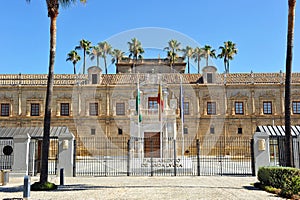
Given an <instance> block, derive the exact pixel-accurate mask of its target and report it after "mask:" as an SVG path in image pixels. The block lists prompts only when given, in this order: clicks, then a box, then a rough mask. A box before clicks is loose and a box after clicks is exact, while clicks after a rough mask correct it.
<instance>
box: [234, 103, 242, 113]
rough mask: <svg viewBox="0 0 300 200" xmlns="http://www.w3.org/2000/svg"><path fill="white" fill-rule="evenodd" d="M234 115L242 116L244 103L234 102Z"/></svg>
mask: <svg viewBox="0 0 300 200" xmlns="http://www.w3.org/2000/svg"><path fill="white" fill-rule="evenodd" d="M234 106H235V114H237V115H243V114H244V103H243V102H235V104H234Z"/></svg>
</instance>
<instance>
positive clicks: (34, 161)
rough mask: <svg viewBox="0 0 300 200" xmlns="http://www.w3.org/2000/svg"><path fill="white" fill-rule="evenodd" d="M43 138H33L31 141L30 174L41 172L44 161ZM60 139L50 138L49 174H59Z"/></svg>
mask: <svg viewBox="0 0 300 200" xmlns="http://www.w3.org/2000/svg"><path fill="white" fill-rule="evenodd" d="M42 143H43V140H42V138H32V140H31V142H30V143H29V149H30V151H29V152H30V153H29V174H31V175H36V174H38V173H40V172H41V164H42V163H41V161H42ZM57 161H58V139H57V138H50V146H49V157H48V174H51V175H55V174H57Z"/></svg>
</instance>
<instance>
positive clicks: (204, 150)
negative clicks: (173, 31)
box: [74, 136, 253, 176]
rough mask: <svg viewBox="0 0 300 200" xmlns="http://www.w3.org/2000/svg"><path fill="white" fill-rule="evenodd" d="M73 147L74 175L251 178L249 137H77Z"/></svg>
mask: <svg viewBox="0 0 300 200" xmlns="http://www.w3.org/2000/svg"><path fill="white" fill-rule="evenodd" d="M76 144H77V145H76V149H77V150H76V155H74V159H75V162H74V163H76V164H75V166H74V175H76V176H200V175H253V164H252V163H253V162H252V160H251V158H252V156H251V155H252V154H251V152H252V151H251V148H252V147H251V138H249V137H213V136H212V137H202V138H198V139H194V138H178V139H176V140H174V139H173V138H160V137H148V138H137V137H132V138H125V137H80V140H79V141H76Z"/></svg>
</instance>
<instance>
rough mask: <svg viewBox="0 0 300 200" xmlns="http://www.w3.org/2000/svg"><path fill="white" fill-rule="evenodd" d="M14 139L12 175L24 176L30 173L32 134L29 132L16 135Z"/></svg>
mask: <svg viewBox="0 0 300 200" xmlns="http://www.w3.org/2000/svg"><path fill="white" fill-rule="evenodd" d="M13 141H14V148H13V153H14V163H13V166H12V173H11V175H12V176H20V177H23V176H26V175H28V162H29V143H30V136H29V135H28V134H26V135H16V136H14V139H13Z"/></svg>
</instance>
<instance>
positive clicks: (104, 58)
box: [103, 57, 107, 74]
mask: <svg viewBox="0 0 300 200" xmlns="http://www.w3.org/2000/svg"><path fill="white" fill-rule="evenodd" d="M103 60H104V66H105V74H107V64H106V57H103Z"/></svg>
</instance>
